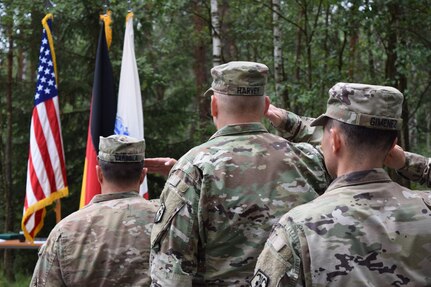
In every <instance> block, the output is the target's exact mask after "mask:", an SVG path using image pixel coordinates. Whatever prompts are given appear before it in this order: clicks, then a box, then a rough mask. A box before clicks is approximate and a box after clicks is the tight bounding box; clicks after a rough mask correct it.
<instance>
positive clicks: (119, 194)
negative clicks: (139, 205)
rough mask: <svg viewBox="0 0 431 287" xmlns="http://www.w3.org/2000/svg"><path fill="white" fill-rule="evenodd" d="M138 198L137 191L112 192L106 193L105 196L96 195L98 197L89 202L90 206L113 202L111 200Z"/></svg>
mask: <svg viewBox="0 0 431 287" xmlns="http://www.w3.org/2000/svg"><path fill="white" fill-rule="evenodd" d="M138 196H139V193H138V192H137V191H127V192H113V193H106V194H98V195H96V196H94V197H93V199H92V200H91V201H90V204H91V203H98V202H103V201H108V200H113V199H120V198H128V197H138Z"/></svg>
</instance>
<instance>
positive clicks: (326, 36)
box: [0, 0, 431, 286]
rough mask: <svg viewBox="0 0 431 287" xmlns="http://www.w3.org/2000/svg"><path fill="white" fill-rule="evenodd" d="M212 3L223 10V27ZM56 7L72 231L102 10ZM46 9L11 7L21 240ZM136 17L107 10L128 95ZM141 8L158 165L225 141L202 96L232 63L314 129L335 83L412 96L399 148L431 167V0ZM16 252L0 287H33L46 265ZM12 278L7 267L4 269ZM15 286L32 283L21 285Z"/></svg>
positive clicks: (5, 145) (7, 171) (141, 51)
mask: <svg viewBox="0 0 431 287" xmlns="http://www.w3.org/2000/svg"><path fill="white" fill-rule="evenodd" d="M211 2H212V4H213V5H214V4H215V3H216V4H217V10H216V11H215V12H214V6H213V13H211ZM55 4H56V5H55V7H53V8H50V9H49V12H51V13H53V14H54V22H53V28H52V31H53V36H54V46H55V52H56V55H57V68H58V77H59V78H58V80H59V85H58V88H59V98H60V109H61V115H60V117H61V123H62V131H63V141H64V149H65V156H66V164H67V175H68V182H69V191H70V195H69V197H68V198H64V199H62V213H63V217H65V216H67V215H68V214H70V213H72V212H74V211H76V210H77V209H78V206H79V197H80V191H81V181H82V172H83V166H84V158H85V145H86V139H87V127H88V118H89V111H90V100H91V90H92V82H93V69H94V64H95V52H96V45H97V36H98V32H99V27H100V26H99V14H100V13H102V12H103V9H104V8H103V4H104V2H103V1H92V0H79V1H78V0H69V1H62V3H60V1H58V3H55ZM45 6H46V3H45V1H39V0H36V1H34V0H20V1H12V0H9V1H7V0H0V161H1V164H0V196H1V198H2V199H1V200H0V228H2V230H3V231H4V232H18V231H19V230H20V224H21V217H22V209H23V201H24V197H25V186H26V169H27V158H28V146H29V128H30V118H31V112H32V108H33V97H34V91H35V85H36V67H37V64H38V56H39V55H38V53H39V47H40V40H41V33H42V26H41V20H42V18H43V17H44V15H45V14H46V12H47V9H46V8H45ZM128 6H129V4H128V1H125V0H123V1H118V0H116V1H110V3H109V8H110V9H111V10H112V16H113V24H112V28H113V41H112V46H111V49H110V58H111V61H112V64H113V70H114V78H115V79H116V81H117V83H116V85H117V86H118V79H119V73H120V65H121V55H122V47H123V36H124V29H125V16H126V14H127V11H128V8H129V7H128ZM130 8H132V10H133V12H134V14H135V17H134V27H135V28H134V29H135V52H136V58H137V64H138V70H139V76H140V81H141V90H142V97H143V106H144V118H145V139H146V142H147V153H146V156H147V157H156V156H169V157H174V158H177V159H178V158H179V157H180V156H181V155H183V154H184V153H185V152H186V151H188V150H189V149H190V148H191V147H193V146H195V145H198V144H199V143H201V142H202V141H205V140H206V139H207V138H208V137H209V136H210V135H211V134H212V133H213V132H214V131H215V129H214V127H213V125H212V122H211V117H210V112H209V102H208V99H206V98H203V97H202V93H203V92H204V91H205V90H206V89H207V88H208V87H209V85H210V83H211V77H210V74H209V71H210V69H211V67H212V66H213V64H214V63H225V62H228V61H232V60H248V61H257V62H262V63H265V64H266V65H268V67H270V69H271V75H270V83H269V85H268V89H267V93H268V95H269V96H270V97H271V100H272V102H273V103H274V104H275V105H277V106H280V107H284V108H286V109H289V110H292V111H294V112H296V113H298V114H301V115H306V116H317V115H319V114H320V113H322V112H323V111H324V109H325V105H326V99H327V91H328V89H329V88H330V87H331V86H332V85H334V84H335V83H336V82H342V81H344V82H362V83H369V84H379V85H390V86H394V87H396V88H398V89H399V90H401V91H402V92H403V93H404V96H405V103H404V113H403V119H404V128H403V131H402V133H400V137H399V138H400V143H401V144H402V146H403V147H404V148H405V149H407V150H411V151H415V152H418V153H421V154H423V155H427V156H430V155H431V150H430V146H431V142H430V128H431V113H430V110H431V88H430V85H431V1H429V0H423V1H417V0H397V1H394V0H352V1H334V0H284V1H283V0H272V1H271V0H218V1H217V0H189V1H186V0H163V1H159V0H132V1H130ZM216 16H218V22H217V19H215V17H216ZM212 20H213V21H212ZM214 20H216V22H214ZM214 32H215V33H214ZM214 37H217V38H218V39H219V40H220V43H221V45H220V47H221V50H220V52H219V54H218V55H215V53H214V52H213V38H214ZM266 124H267V126H268V128H270V129H271V127H270V126H269V125H268V123H266ZM164 180H165V179H164V178H163V177H158V176H149V179H148V182H149V189H150V194H151V197H152V198H155V197H157V196H158V194H159V193H160V191H161V189H162V187H163V184H164ZM404 184H407V183H404ZM54 224H55V216H54V212H53V210H52V207H49V208H48V212H47V216H46V218H45V226H44V228H43V230H42V231H41V232H40V233H39V236H41V237H46V236H47V235H48V234H49V232H50V230H51V229H52V227H53V226H54ZM13 252H14V260H13V262H6V263H7V264H13V265H12V266H13V268H12V269H13V270H14V274H15V275H16V276H15V278H13V276H12V275H11V274H10V273H9V274H7V279H6V278H0V285H1V286H20V285H19V284H21V286H26V285H28V280H27V279H28V276H29V275H30V274H31V273H32V271H33V268H34V265H35V262H36V260H37V252H36V251H28V250H21V251H19V250H17V251H13ZM1 253H3V252H1ZM5 267H7V266H5V265H4V263H3V262H0V268H2V269H4V268H5ZM26 276H27V277H26ZM22 277H24V279H22ZM14 279H18V282H23V283H16V284H18V285H11V284H12V283H10V282H12V281H13V280H14ZM26 280H27V281H26ZM7 282H8V283H7ZM3 284H4V285H3Z"/></svg>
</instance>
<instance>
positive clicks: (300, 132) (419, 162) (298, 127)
mask: <svg viewBox="0 0 431 287" xmlns="http://www.w3.org/2000/svg"><path fill="white" fill-rule="evenodd" d="M282 118H283V119H282V122H281V123H280V125H279V126H276V127H275V128H276V129H277V130H278V131H279V132H280V133H281V135H282V136H283V137H284V138H286V139H287V140H290V141H293V142H308V143H310V144H312V145H320V141H321V139H322V136H323V129H322V127H321V126H317V127H311V126H310V123H311V122H312V121H313V120H314V118H308V117H300V116H298V115H296V114H294V113H292V112H288V111H286V110H284V111H283V116H282ZM405 155H406V164H405V166H404V167H403V168H402V169H400V170H397V172H398V173H399V174H400V175H402V176H403V177H405V178H407V179H409V180H412V181H415V182H418V183H420V184H425V185H427V186H428V187H431V158H426V157H424V156H421V155H418V154H415V153H410V152H405Z"/></svg>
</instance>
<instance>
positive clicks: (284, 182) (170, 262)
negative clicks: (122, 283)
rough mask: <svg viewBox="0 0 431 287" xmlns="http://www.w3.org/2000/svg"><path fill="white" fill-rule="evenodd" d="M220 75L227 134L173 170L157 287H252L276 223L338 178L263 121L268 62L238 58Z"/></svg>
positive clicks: (216, 104) (218, 103)
mask: <svg viewBox="0 0 431 287" xmlns="http://www.w3.org/2000/svg"><path fill="white" fill-rule="evenodd" d="M211 75H212V77H213V82H212V86H211V88H210V89H209V90H208V91H207V92H206V95H207V96H211V112H212V116H213V121H214V124H215V126H216V127H217V130H218V131H217V132H216V133H215V134H214V135H213V136H212V137H211V138H210V139H209V140H208V141H207V142H206V143H203V144H202V145H200V146H197V147H195V148H193V149H191V150H190V151H189V152H188V153H186V154H185V155H184V156H183V157H182V158H181V159H180V160H179V161H178V162H177V163H176V164H175V165H174V166H173V168H172V170H171V171H170V175H169V178H168V180H167V183H166V185H165V187H164V190H163V192H162V194H161V207H160V209H159V211H158V212H157V215H156V217H155V224H154V227H153V231H152V235H151V248H152V258H153V259H152V262H151V278H152V286H163V287H168V286H182V287H185V286H247V285H248V284H249V281H250V279H251V277H252V276H253V269H254V266H255V264H256V260H257V257H258V255H259V253H260V251H261V250H262V248H263V246H264V243H265V241H266V239H267V237H268V235H269V232H270V231H271V227H272V225H273V224H275V223H276V222H277V221H278V219H279V218H280V216H281V215H282V214H284V213H286V212H287V211H288V210H289V209H291V208H292V207H294V206H297V205H299V204H302V203H305V202H308V201H310V200H312V199H314V198H316V197H317V196H318V194H319V193H321V192H322V191H324V190H325V189H326V187H327V186H328V184H329V182H330V177H329V175H328V174H327V173H326V170H325V167H324V162H323V158H322V155H321V154H320V153H319V152H318V151H317V150H316V149H315V148H313V147H312V146H311V145H309V144H291V143H290V142H288V141H286V140H285V139H283V138H281V137H279V136H276V135H273V134H270V133H269V132H268V131H267V129H266V128H265V127H264V126H263V125H262V124H261V120H262V118H263V117H264V114H265V113H266V112H267V110H268V107H269V98H268V97H267V96H265V85H266V83H267V77H268V68H267V66H265V65H263V64H260V63H254V62H230V63H227V64H223V65H220V66H216V67H214V68H213V69H212V70H211ZM162 170H164V168H162Z"/></svg>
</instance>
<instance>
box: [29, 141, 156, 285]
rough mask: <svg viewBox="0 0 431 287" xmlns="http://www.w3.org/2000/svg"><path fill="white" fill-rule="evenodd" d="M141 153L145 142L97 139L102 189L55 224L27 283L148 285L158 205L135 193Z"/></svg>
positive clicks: (141, 172) (143, 171) (139, 179)
mask: <svg viewBox="0 0 431 287" xmlns="http://www.w3.org/2000/svg"><path fill="white" fill-rule="evenodd" d="M144 156H145V142H144V140H137V139H135V138H132V137H128V136H120V135H113V136H109V137H106V138H105V137H100V143H99V154H98V165H97V166H96V170H97V176H98V179H99V182H100V184H101V190H102V193H101V194H99V195H96V196H95V197H94V198H93V199H92V200H91V202H90V203H89V204H88V205H87V206H85V207H84V208H82V209H80V210H78V211H76V212H74V213H72V214H71V215H69V216H68V217H66V218H64V219H63V220H61V221H60V222H59V223H58V224H57V225H56V226H55V227H54V229H53V230H52V231H51V233H50V235H49V237H48V239H47V241H46V243H45V244H44V245H43V246H42V248H41V250H40V252H39V260H38V262H37V265H36V268H35V270H34V273H33V278H32V281H31V283H30V286H53V287H58V286H83V287H84V286H150V274H149V255H150V234H151V228H152V224H153V218H154V215H155V213H156V211H157V210H158V207H159V206H158V203H157V201H148V200H145V199H144V198H142V197H141V196H140V195H139V186H140V184H141V183H142V181H143V180H144V178H145V174H146V169H145V168H143V167H144Z"/></svg>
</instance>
